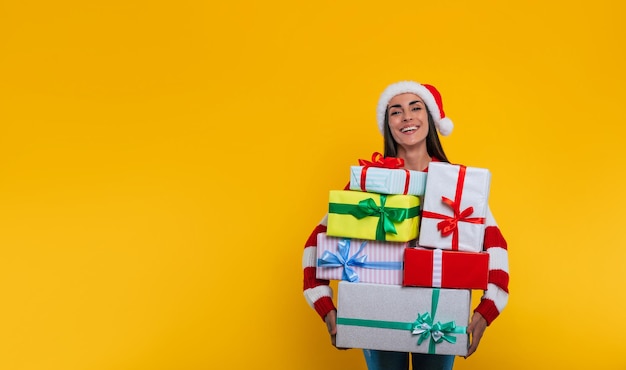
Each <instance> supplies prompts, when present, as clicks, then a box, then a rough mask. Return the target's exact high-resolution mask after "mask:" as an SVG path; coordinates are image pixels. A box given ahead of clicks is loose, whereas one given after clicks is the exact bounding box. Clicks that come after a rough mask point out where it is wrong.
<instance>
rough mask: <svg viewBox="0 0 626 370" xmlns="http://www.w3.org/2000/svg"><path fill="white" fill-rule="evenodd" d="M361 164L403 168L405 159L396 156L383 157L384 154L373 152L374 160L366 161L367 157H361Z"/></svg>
mask: <svg viewBox="0 0 626 370" xmlns="http://www.w3.org/2000/svg"><path fill="white" fill-rule="evenodd" d="M359 165H361V166H365V167H382V168H390V169H396V168H402V166H404V159H402V158H396V157H387V158H385V157H383V155H382V154H380V153H378V152H374V154H372V161H371V162H370V161H366V160H365V159H359Z"/></svg>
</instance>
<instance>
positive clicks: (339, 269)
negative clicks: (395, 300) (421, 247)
mask: <svg viewBox="0 0 626 370" xmlns="http://www.w3.org/2000/svg"><path fill="white" fill-rule="evenodd" d="M411 245H414V241H413V242H382V241H373V240H363V239H350V238H340V237H332V236H328V235H327V234H326V233H320V234H318V236H317V269H316V277H317V278H318V279H325V280H347V281H351V280H352V282H364V283H375V284H388V285H400V284H402V275H403V272H402V265H403V259H404V250H405V249H406V248H407V247H409V246H411ZM342 248H343V250H341V249H342Z"/></svg>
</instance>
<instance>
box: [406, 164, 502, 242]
mask: <svg viewBox="0 0 626 370" xmlns="http://www.w3.org/2000/svg"><path fill="white" fill-rule="evenodd" d="M490 184H491V172H489V170H488V169H485V168H477V167H466V166H462V165H453V164H449V163H444V162H431V163H430V164H429V166H428V178H427V180H426V192H425V194H424V203H423V211H422V220H421V225H420V232H419V245H420V246H422V247H431V248H439V249H449V250H459V251H466V252H480V251H482V249H483V241H484V237H485V219H486V217H487V209H488V198H489V187H490Z"/></svg>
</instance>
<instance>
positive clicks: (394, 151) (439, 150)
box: [383, 107, 450, 163]
mask: <svg viewBox="0 0 626 370" xmlns="http://www.w3.org/2000/svg"><path fill="white" fill-rule="evenodd" d="M426 112H427V113H428V135H426V151H427V152H428V155H429V156H431V157H435V158H437V159H438V160H439V161H441V162H448V163H449V162H450V161H448V157H446V153H444V151H443V146H441V141H439V134H438V133H437V128H436V127H435V121H434V120H433V117H432V116H431V115H430V111H429V110H428V107H426ZM383 131H384V135H383V137H384V142H385V153H384V155H385V157H397V156H398V143H396V141H395V140H394V139H393V136H392V135H391V129H390V128H389V108H387V110H386V111H385V126H384V128H383Z"/></svg>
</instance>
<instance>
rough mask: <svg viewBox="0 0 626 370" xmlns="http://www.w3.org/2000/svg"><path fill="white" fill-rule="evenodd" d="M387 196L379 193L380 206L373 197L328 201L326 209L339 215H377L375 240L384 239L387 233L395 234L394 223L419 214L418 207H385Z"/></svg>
mask: <svg viewBox="0 0 626 370" xmlns="http://www.w3.org/2000/svg"><path fill="white" fill-rule="evenodd" d="M386 202H387V196H386V195H384V194H380V206H378V205H377V204H376V202H375V201H374V199H373V198H367V199H363V200H361V201H359V203H358V204H344V203H330V204H329V207H328V211H329V212H330V213H336V214H341V215H348V214H349V215H352V216H354V217H356V218H357V219H359V220H360V219H362V218H365V217H379V220H378V224H377V225H376V240H381V241H385V240H386V238H385V235H386V234H387V233H391V234H397V233H398V232H397V231H396V227H395V225H394V223H396V222H402V221H404V220H406V219H409V218H413V217H417V216H419V213H420V207H419V206H416V207H411V208H393V207H385V203H386Z"/></svg>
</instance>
